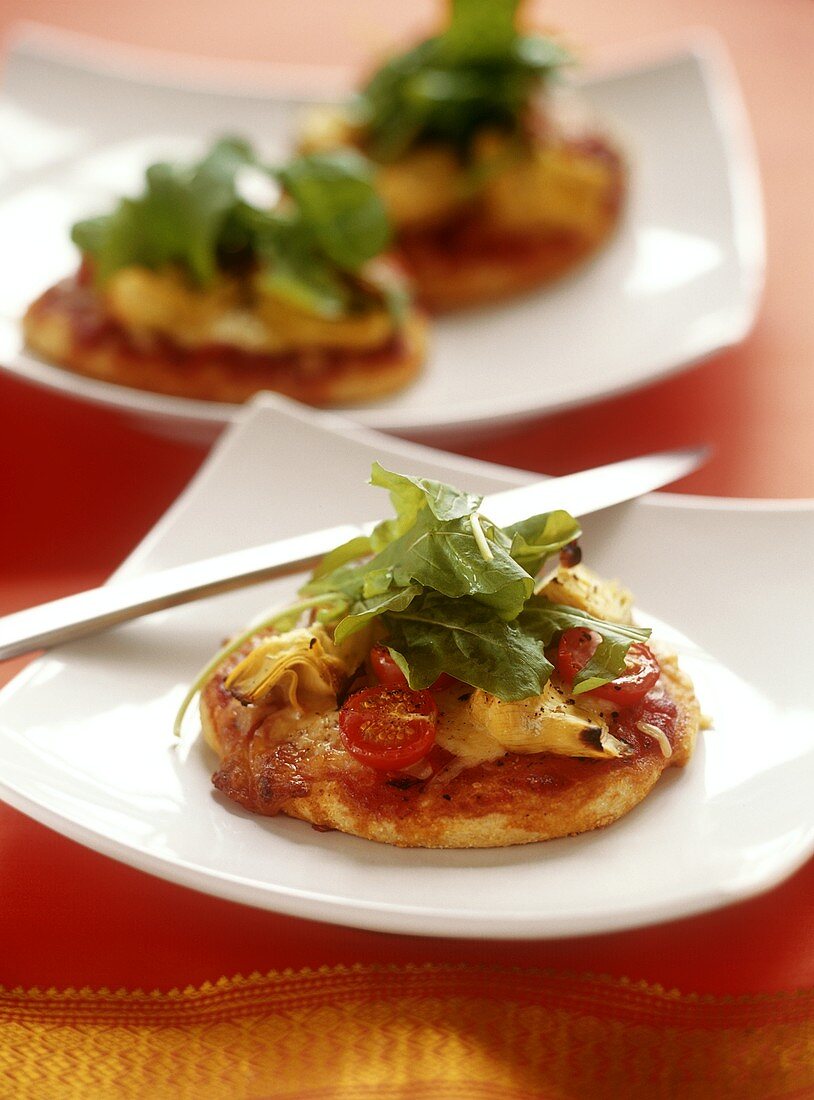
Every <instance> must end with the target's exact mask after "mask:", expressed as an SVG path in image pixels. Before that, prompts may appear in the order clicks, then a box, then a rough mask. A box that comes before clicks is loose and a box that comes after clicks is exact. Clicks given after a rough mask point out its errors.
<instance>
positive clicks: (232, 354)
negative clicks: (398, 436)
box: [23, 279, 427, 406]
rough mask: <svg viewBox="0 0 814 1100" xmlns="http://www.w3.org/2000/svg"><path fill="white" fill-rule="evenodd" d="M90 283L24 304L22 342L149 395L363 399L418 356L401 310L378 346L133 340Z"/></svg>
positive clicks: (421, 340)
mask: <svg viewBox="0 0 814 1100" xmlns="http://www.w3.org/2000/svg"><path fill="white" fill-rule="evenodd" d="M94 295H95V292H94V291H93V289H92V288H89V287H85V286H80V285H79V284H78V283H77V281H76V280H75V279H69V280H65V281H64V282H63V283H60V284H58V285H57V286H55V287H52V288H51V289H50V290H48V291H46V292H45V294H43V295H42V296H41V297H40V298H38V299H37V300H36V301H35V302H34V303H33V304H32V305H31V306H30V307H29V309H28V311H27V313H26V315H25V318H24V321H23V329H24V333H25V338H26V342H27V344H28V347H29V348H30V349H31V350H32V351H34V352H35V353H36V354H38V355H40V356H42V357H43V358H44V359H46V360H48V361H50V362H52V363H55V364H57V365H59V366H61V367H65V368H66V369H68V370H71V371H75V372H76V373H77V374H82V375H85V376H87V377H90V378H97V379H100V380H102V381H104V382H112V383H114V384H116V385H120V386H132V387H134V388H136V389H142V390H150V391H152V392H154V393H163V394H171V395H173V396H177V397H191V398H197V399H199V400H205V401H223V402H227V403H235V404H240V403H242V402H244V401H247V400H249V398H251V397H252V396H253V395H254V394H255V393H258V392H259V391H261V390H273V391H275V392H277V393H282V394H284V395H285V396H287V397H292V398H294V399H295V400H298V401H303V402H305V403H306V404H310V405H322V406H339V405H349V404H356V403H359V402H364V401H373V400H376V399H378V398H380V397H384V396H386V395H387V394H390V393H393V392H394V391H396V390H399V389H402V388H403V387H404V386H406V385H408V384H409V383H410V382H411V381H412V380H413V379H414V378H415V377H416V375H417V374H418V372H419V371H420V369H421V366H422V364H423V361H424V358H425V355H426V346H427V322H426V319H425V317H424V315H423V314H422V313H421V312H420V311H419V310H416V309H413V310H411V311H410V313H409V314H408V316H407V317H406V319H405V321H404V323H403V324H402V326H401V328H400V329H399V331H398V334H397V336H396V337H395V338H393V339H392V340H390V341H388V342H387V343H386V344H384V345H383V346H381V347H379V348H373V349H369V350H363V349H354V348H347V349H341V348H335V349H331V348H311V349H308V350H307V351H303V352H300V353H287V354H285V355H264V354H250V353H246V352H242V351H239V350H237V349H233V348H229V347H217V346H213V347H204V348H201V349H198V350H193V351H189V350H185V349H182V348H178V347H172V346H171V345H169V344H167V343H166V342H158V341H155V342H150V343H144V344H139V343H136V342H134V341H133V340H131V339H129V338H128V337H127V335H126V333H125V332H124V331H123V329H122V328H121V327H120V326H118V325H116V324H114V323H112V322H110V321H109V320H108V319H106V318H105V317H104V316H103V313H102V311H101V305H100V302H99V301H98V300H97V299H95V298H94Z"/></svg>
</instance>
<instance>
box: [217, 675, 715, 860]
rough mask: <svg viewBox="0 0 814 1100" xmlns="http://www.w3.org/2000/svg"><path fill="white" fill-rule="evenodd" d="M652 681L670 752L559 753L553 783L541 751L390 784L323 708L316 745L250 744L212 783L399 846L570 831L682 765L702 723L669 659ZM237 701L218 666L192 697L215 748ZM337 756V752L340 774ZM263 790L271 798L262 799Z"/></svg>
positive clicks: (250, 800)
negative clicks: (442, 777)
mask: <svg viewBox="0 0 814 1100" xmlns="http://www.w3.org/2000/svg"><path fill="white" fill-rule="evenodd" d="M661 684H662V687H663V688H664V690H665V691H666V692H667V694H668V695H669V696H670V698H671V699H672V700H673V702H674V703H675V704H676V706H677V710H678V720H677V726H676V731H675V735H674V737H673V753H672V756H671V757H669V758H668V757H665V756H663V755H662V753H661V752H660V751H659V750H658V749H655V751H649V752H646V753H642V754H641V755H637V756H635V757H633V758H631V759H624V760H618V761H613V762H611V763H607V762H605V761H597V760H590V759H575V758H559V760H558V761H557V764H558V765H561V766H562V767H563V768H564V769H565V770H566V771H567V772H568V773H569V775H570V779H569V781H568V782H567V783H563V784H557V783H556V782H552V779H551V767H552V757H551V755H550V754H535V755H520V754H516V753H507V754H506V756H505V757H503V758H501V760H495V761H491V762H488V763H484V764H479V765H476V766H475V767H472V768H468V769H466V770H464V771H462V772H460V774H458V775H456V776H455V777H454V778H451V779H450V780H448V781H442V782H438V781H430V782H429V783H427V784H422V785H421V789H420V790H419V789H418V788H414V789H411V788H407V789H404V790H400V789H399V788H398V787H395V788H394V787H392V786H390V785H389V784H384V783H383V781H382V779H381V777H380V776H377V775H375V774H371V769H369V768H366V767H365V766H364V765H361V764H358V763H357V762H356V761H354V760H353V759H352V758H351V757H350V756H348V754H347V753H346V752H344V750H343V749H342V746H341V743H340V741H339V734H338V729H337V728H336V716H335V714H333V715H329V716H326V717H325V719H324V721H323V725H322V727H321V732H320V736H319V738H318V739H317V741H316V747H315V746H314V745H313V744H312V745H310V746H309V747H308V748H307V749H305V750H301V748H299V747H298V745H297V743H296V740H292V742H291V743H290V744H288V745H286V746H284V747H283V749H282V750H279V752H278V753H276V754H275V755H274V759H273V761H272V760H263V758H262V750H258V752H259V755H257V756H254V758H253V759H252V751H249V752H247V753H246V754H244V755H243V756H242V758H241V757H240V756H239V755H238V757H235V756H231V757H227V758H226V760H225V766H222V768H221V770H219V771H218V772H216V774H215V776H214V777H213V781H214V783H215V785H216V786H217V787H219V789H221V790H222V791H224V793H228V794H229V796H230V797H232V798H236V800H237V801H239V802H242V804H243V805H244V806H247V807H248V808H250V809H252V810H253V811H255V812H260V813H277V812H279V813H283V814H285V815H287V816H289V817H294V818H299V819H301V820H303V821H308V822H310V823H311V824H312V825H314V826H316V827H317V828H319V829H325V830H338V831H339V832H343V833H348V834H350V835H352V836H358V837H363V838H365V839H367V840H375V841H379V842H381V843H385V844H393V845H396V846H398V847H409V848H499V847H506V846H509V845H514V844H529V843H533V842H536V841H541V840H552V839H555V838H557V837H563V836H572V835H575V834H578V833H584V832H588V831H590V830H592V829H598V828H601V827H603V826H605V825H610V824H611V823H612V822H614V821H616V820H618V819H619V818H620V817H622V816H623V815H624V814H626V813H629V812H630V810H632V809H633V808H634V807H635V806H636V805H638V803H639V802H641V801H642V799H644V798H645V797H646V796H647V794H648V793H649V792H650V791H651V790H652V788H653V786H654V785H655V784H656V782H657V780H658V779H659V776H660V775H661V774H662V772H663V771H664V770H665V768H667V767H671V766H676V765H678V766H683V765H684V764H685V763H686V762H687V761H688V760H689V758H690V756H691V755H692V752H693V749H694V746H695V740H696V735H697V733H698V729H699V725H700V710H699V706H698V702H697V700H696V698H695V695H694V692H693V688H692V684H691V683H690V681H689V679H688V678H687V677H686V676H684V675H683V673H681V672H680V671H679V670H678V669H677V667H676V666H675V665H674V664H673V663H667V664H665V665H664V666H663V670H662V678H661ZM235 708H240V704H239V703H236V701H235V700H233V699H231V697H227V696H226V693H225V692H224V690H223V687H222V676H221V675H220V674H219V675H218V676H216V677H215V678H213V680H211V681H210V683H209V684H208V685H207V686H206V687H205V689H204V691H203V693H202V697H201V716H202V722H203V728H204V735H205V737H206V740H207V742H208V743H209V744H210V745H211V746H212V747H213V748H215V750H216V751H218V752H219V754H220V753H221V751H222V748H223V746H224V744H228V743H230V742H231V744H232V745H234V744H235V739H236V737H237V734H236V732H235V729H236V725H237V723H239V722H240V720H241V715H240V710H243V714H244V716H245V708H240V710H237V709H235ZM248 740H249V741H250V740H251V738H249V739H248ZM338 757H339V758H344V764H343V774H340V775H337V770H336V761H337V758H338ZM325 761H327V762H329V766H328V767H325V766H324V763H323V762H325ZM575 776H576V778H575ZM290 777H295V782H294V784H293V786H291V787H290V793H291V794H292V795H293V797H285V795H284V794H283V796H282V797H281V796H280V788H279V786H278V785H277V784H278V782H279V780H280V778H282V782H283V783H284V784H285V783H286V782H288V781H289V778H290ZM296 779H301V786H300V787H299V788H298V787H297V784H296ZM264 785H265V787H264ZM267 792H269V795H271V793H272V792H273V794H275V795H276V796H277V797H276V799H273V798H271V800H269V801H268V802H265V801H264V800H265V799H266V797H267ZM266 806H267V807H268V808H264V807H266Z"/></svg>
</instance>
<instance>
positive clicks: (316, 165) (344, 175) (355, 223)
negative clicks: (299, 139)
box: [278, 149, 390, 271]
mask: <svg viewBox="0 0 814 1100" xmlns="http://www.w3.org/2000/svg"><path fill="white" fill-rule="evenodd" d="M278 176H279V179H280V182H281V183H282V184H283V186H284V187H285V189H286V191H287V192H288V194H289V195H290V196H291V198H292V199H293V200H294V202H295V203H296V204H297V208H298V211H299V215H300V218H301V220H302V223H303V225H304V226H306V227H307V229H308V231H309V233H310V234H311V235H312V236H313V239H314V241H315V243H316V244H317V245H318V246H319V248H320V249H321V251H322V252H323V253H324V254H325V255H326V256H327V257H328V259H330V260H331V261H333V263H334V264H336V265H337V266H338V267H340V268H343V269H344V270H347V271H357V270H358V269H359V268H360V267H361V266H362V265H363V264H364V263H366V262H367V261H368V260H369V259H371V258H372V257H373V256H378V255H379V253H381V252H383V251H384V250H385V249H386V248H387V246H388V245H389V243H390V225H389V222H388V220H387V214H386V212H385V209H384V204H383V203H382V200H381V199H380V198H379V195H378V193H377V191H376V188H375V186H374V177H373V170H372V168H371V167H370V165H369V163H368V162H367V161H366V160H365V159H364V157H362V156H360V155H359V154H358V153H356V152H354V151H352V150H350V149H339V150H336V151H335V152H332V153H315V154H312V155H311V156H304V157H297V158H296V159H294V160H292V161H291V162H290V163H289V164H288V165H286V166H285V167H284V168H281V169H280V170H279V172H278Z"/></svg>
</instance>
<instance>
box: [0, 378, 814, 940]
mask: <svg viewBox="0 0 814 1100" xmlns="http://www.w3.org/2000/svg"><path fill="white" fill-rule="evenodd" d="M374 458H376V459H381V460H382V462H383V463H384V464H385V465H387V466H390V467H391V468H396V469H399V470H403V471H406V472H411V473H416V474H422V475H426V476H430V477H435V478H440V479H442V480H447V481H451V482H453V483H457V484H458V485H460V486H463V487H466V488H470V489H474V490H477V491H482V492H486V491H489V490H495V489H500V488H503V487H506V486H508V485H511V484H517V483H520V482H522V481H523V480H524V479H526V478H529V477H530V475H524V474H521V473H519V472H517V471H512V470H508V469H506V468H503V467H497V466H489V465H486V464H483V463H476V462H472V461H469V460H464V459H460V458H454V457H452V456H449V455H445V454H442V453H440V452H437V451H433V450H430V449H428V448H424V447H420V446H417V445H413V444H407V443H403V442H400V441H398V440H393V439H390V438H388V437H386V436H381V435H378V434H375V433H371V432H370V431H369V430H367V429H365V428H361V427H355V426H351V425H347V424H344V423H343V422H342V421H339V420H338V419H336V418H334V417H331V416H327V415H323V416H320V415H318V414H311V413H306V412H303V411H302V410H300V409H298V408H297V407H295V406H292V405H291V404H289V403H286V402H283V401H281V400H280V399H272V398H264V399H262V401H261V402H260V403H258V404H256V405H254V406H250V407H247V408H246V409H244V411H243V412H242V414H241V416H240V418H239V421H238V423H236V424H235V425H233V427H232V428H231V429H229V430H228V431H227V433H226V435H225V436H224V438H223V440H222V442H221V443H220V444H219V445H218V447H217V448H216V450H215V451H214V453H213V455H212V457H211V458H210V459H209V460H208V462H207V463H206V464H205V466H204V467H203V468H202V470H201V472H200V473H199V474H198V476H197V477H196V479H195V480H194V482H193V483H192V485H191V486H190V487H189V489H187V491H186V492H185V493H184V494H183V496H182V497H181V498H180V499H179V500H178V501H177V503H176V504H175V505H174V506H173V507H172V508H171V509H170V511H169V512H168V514H167V515H166V516H165V518H164V519H163V520H162V521H161V522H160V523H159V524H158V526H157V527H156V529H155V530H154V531H153V533H152V534H151V535H150V536H149V537H148V538H147V539H146V541H145V542H144V543H143V544H142V545H141V546H140V547H139V548H138V549H137V550H136V552H135V553H134V554H133V555H132V556H131V557H130V559H129V560H128V561H127V563H126V564H125V566H124V567H123V568H122V570H121V571H120V573H121V575H122V576H125V575H133V574H135V573H138V572H142V571H145V570H149V569H156V568H166V567H169V566H172V565H177V564H181V563H183V562H185V561H189V560H192V559H194V558H197V557H202V556H207V555H209V554H215V553H220V552H225V551H227V550H232V549H235V548H237V547H239V546H245V545H248V544H253V543H260V542H265V541H268V540H270V539H273V538H277V537H283V536H286V535H292V534H296V533H302V532H303V531H305V530H308V529H313V528H314V527H317V526H322V525H326V524H335V523H340V522H348V521H360V520H364V519H368V518H370V517H375V516H376V515H383V514H385V513H386V512H387V507H386V504H387V501H386V497H385V495H384V494H383V493H382V492H381V490H374V489H372V488H371V487H370V486H368V485H366V484H365V480H366V478H367V476H368V474H369V470H370V464H371V462H372V460H373V459H374ZM563 504H564V505H565V506H567V504H568V502H567V501H563ZM583 545H584V548H585V552H586V558H587V560H588V562H589V563H590V564H591V565H593V566H594V567H595V568H596V569H598V570H599V571H600V572H603V573H605V574H607V575H609V576H618V577H621V578H623V579H624V580H625V581H626V582H627V583H628V584H629V585H630V586H631V588H632V589H633V591H634V592H635V593H636V596H637V598H638V599H639V600H640V601H641V605H642V606H643V607H645V608H647V611H648V615H647V616H646V618H648V619H652V617H653V616H658V618H659V619H661V620H664V621H666V622H669V623H671V624H673V626H674V627H677V628H678V629H679V630H680V631H681V634H678V635H676V634H675V633H674V632H672V631H669V630H667V631H665V629H664V628H661V627H659V629H658V633H659V634H660V635H662V636H664V635H665V633H666V634H667V637H669V638H670V639H671V640H673V641H674V642H675V643H676V646H677V648H678V649H679V651H680V654H681V661H682V664H683V666H684V667H685V668H686V669H687V671H688V672H689V673H690V674H691V675H692V677H693V679H694V680H695V682H696V687H697V691H698V695H699V698H700V699H701V703H702V706H703V708H704V710H705V711H706V713H707V714H709V715H710V716H711V717H712V718H713V720H714V728H713V729H712V730H710V731H709V732H707V733H705V734H704V735H703V736H702V737H701V738H700V744H699V749H698V752H697V754H696V756H695V757H694V759H693V760H692V761H691V763H690V765H689V766H688V767H687V768H686V769H685V770H683V771H680V770H678V769H675V770H673V771H670V772H667V773H666V774H665V776H664V778H663V779H662V780H661V781H660V782H659V783H658V785H657V787H656V788H655V790H654V791H653V792H652V794H651V795H650V796H649V797H648V798H647V799H646V800H645V802H644V803H642V805H641V806H639V807H638V808H637V809H635V810H634V811H633V812H632V813H630V814H629V815H628V816H627V817H625V818H623V819H622V820H621V821H619V822H617V823H616V824H615V825H612V826H610V827H609V828H608V829H605V830H601V831H598V832H595V833H590V834H586V835H584V836H580V837H575V838H570V839H565V840H557V841H550V842H548V843H545V844H532V845H526V846H523V847H518V848H506V849H489V850H483V851H471V852H432V851H421V850H402V849H397V848H392V847H388V846H384V845H379V844H375V843H372V842H370V841H365V840H360V839H358V838H355V837H348V836H344V835H341V834H339V833H320V832H317V831H315V830H313V829H311V828H310V827H309V826H308V825H306V824H304V823H302V822H299V821H293V820H289V819H286V818H274V819H268V818H259V817H254V816H252V815H250V814H248V813H246V812H244V811H243V810H241V809H240V808H239V807H236V806H235V805H233V804H232V803H228V802H226V801H225V800H224V799H222V798H221V797H220V796H219V795H217V794H216V793H215V792H214V791H213V789H212V787H211V785H210V774H211V772H212V771H213V769H214V766H215V760H214V757H213V754H211V753H210V751H209V750H208V749H207V748H206V746H205V745H203V743H202V742H200V741H199V740H196V739H195V737H194V734H195V732H196V730H195V728H194V727H195V725H196V723H195V720H194V718H190V721H189V725H190V727H191V728H190V734H191V735H192V736H190V737H189V738H185V739H184V742H183V743H182V744H181V745H179V744H178V743H175V742H174V739H173V735H172V723H173V718H174V715H175V711H176V709H177V706H178V704H179V702H180V700H181V698H182V697H183V695H184V692H185V690H186V687H187V685H188V683H189V682H190V681H191V679H192V678H193V676H194V675H195V673H196V672H197V671H198V669H199V668H200V667H201V666H202V665H203V664H204V663H205V662H206V661H207V660H208V659H209V657H210V656H211V654H212V652H213V651H214V649H215V648H216V647H217V646H218V645H219V644H220V642H221V640H222V639H223V638H224V637H225V636H227V635H229V634H231V633H233V632H235V631H236V630H238V629H239V628H241V627H242V626H244V625H245V624H246V623H247V622H249V621H250V620H251V619H252V618H253V617H254V616H255V615H256V614H257V613H258V612H259V611H260V610H261V609H263V608H264V607H267V606H269V605H271V604H275V603H282V602H284V601H285V599H286V598H288V597H289V596H290V595H291V594H292V593H293V590H294V589H295V587H296V582H295V581H293V580H291V581H285V582H278V583H277V584H275V585H267V586H264V587H262V588H255V589H250V590H247V591H244V592H240V593H234V594H230V595H227V596H220V597H217V598H216V599H210V600H207V601H203V602H200V603H197V604H194V605H190V606H188V607H184V608H178V609H175V610H172V611H167V612H162V613H160V614H157V615H153V616H152V617H150V618H147V619H142V620H140V621H137V622H134V623H131V624H129V625H127V626H125V627H122V628H119V629H117V630H115V631H112V632H109V633H107V634H106V635H104V636H100V637H97V638H95V639H89V640H86V641H83V642H75V643H73V644H71V645H68V646H64V647H61V648H60V649H57V650H54V651H52V652H51V653H50V654H48V655H47V656H45V657H43V658H41V659H40V660H38V661H37V662H36V663H35V664H33V665H32V666H30V667H29V668H27V669H26V670H25V671H24V672H23V673H22V674H21V675H20V676H19V677H18V678H17V679H16V680H14V681H13V682H12V683H11V684H10V685H8V686H7V687H6V689H5V690H4V691H3V692H2V693H1V694H0V759H2V760H3V768H2V781H0V792H2V794H3V797H5V798H6V799H7V800H8V801H9V802H10V803H11V804H12V805H14V806H16V807H18V808H19V809H21V810H23V811H24V812H25V813H27V814H30V815H31V816H32V817H35V818H37V819H38V820H39V821H42V822H44V823H45V824H46V825H49V826H50V827H52V828H54V829H57V830H58V831H59V832H62V833H64V834H65V835H67V836H69V837H72V838H74V839H75V840H78V841H80V842H81V843H83V844H87V845H89V846H90V847H92V848H96V849H98V850H99V851H102V852H105V853H106V854H108V855H111V856H114V857H115V858H117V859H120V860H123V861H124V862H126V863H130V864H132V865H133V866H136V867H140V868H142V869H144V870H146V871H150V872H152V873H153V874H157V875H160V876H162V877H164V878H167V879H170V880H172V881H175V882H179V883H182V884H185V885H187V886H192V887H195V888H197V889H199V890H202V891H205V892H208V893H212V894H217V895H220V896H222V897H226V898H232V899H234V900H237V901H241V902H246V903H248V904H250V905H256V906H261V907H265V908H269V909H274V910H278V911H281V912H285V913H291V914H295V915H298V916H304V917H313V918H318V919H321V920H329V921H334V922H337V923H343V924H349V925H355V926H359V927H363V928H373V929H379V930H383V931H396V932H411V933H425V934H433V935H450V936H473V937H490V936H491V937H531V936H537V937H542V936H568V935H577V934H582V933H593V932H602V931H609V930H611V929H618V928H625V927H630V926H635V925H638V924H644V923H648V922H652V921H657V920H665V919H668V918H672V917H679V916H682V915H685V914H688V913H694V912H699V911H702V910H705V909H710V908H713V907H715V906H719V905H723V904H726V903H727V902H730V901H735V900H737V899H740V898H744V897H747V896H748V895H750V894H753V893H756V892H758V891H760V890H765V889H767V888H768V887H770V886H772V885H773V884H775V883H776V882H778V881H779V880H780V879H782V878H783V877H784V876H786V875H788V874H790V873H791V872H792V871H793V870H795V869H796V868H797V867H798V866H799V865H800V864H801V863H802V862H803V861H804V860H805V859H806V857H807V856H808V855H809V854H810V853H811V852H812V850H813V849H814V802H812V798H811V791H812V789H814V705H813V704H812V696H811V676H810V668H809V659H808V649H807V647H806V645H805V643H804V641H803V639H805V638H807V637H808V636H809V634H810V624H811V621H812V618H814V590H813V589H812V586H811V585H810V584H809V583H808V576H809V570H810V565H811V561H812V556H814V502H801V503H794V502H790V503H785V504H779V503H777V504H775V503H765V502H764V503H757V502H753V503H743V502H724V501H714V500H703V499H701V500H698V499H695V500H694V499H692V498H687V497H681V496H670V495H655V496H651V497H648V498H646V499H643V500H639V501H636V502H634V503H631V504H628V505H623V506H620V507H616V508H612V509H607V510H605V511H604V512H602V513H599V514H597V515H594V516H592V517H589V518H588V519H587V520H586V522H585V537H584V540H583ZM682 635H685V636H686V637H682ZM687 638H691V639H692V642H689V641H687V640H686V639H687ZM705 654H709V655H711V656H707V655H705Z"/></svg>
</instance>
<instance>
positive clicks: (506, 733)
mask: <svg viewBox="0 0 814 1100" xmlns="http://www.w3.org/2000/svg"><path fill="white" fill-rule="evenodd" d="M469 705H470V708H471V710H472V716H473V718H474V719H476V720H477V721H478V722H479V723H480V724H481V725H482V726H483V727H484V728H485V729H486V730H487V731H488V732H489V734H490V735H491V736H492V737H493V738H494V739H495V741H499V742H500V744H501V745H503V747H504V748H505V749H506V751H507V752H519V753H535V752H552V753H557V754H558V755H560V756H590V757H594V758H599V759H602V760H607V759H611V758H615V757H619V756H625V755H627V754H628V753H629V752H630V749H629V747H628V746H627V745H626V744H625V743H624V742H623V741H620V740H619V739H618V738H617V737H614V736H613V734H612V733H611V732H610V731H609V729H608V724H607V722H605V721H604V719H603V718H601V717H600V716H599V714H591V713H590V712H587V711H584V710H582V708H581V707H579V706H576V705H574V704H572V703H569V702H567V701H566V699H565V696H564V695H562V694H561V692H560V691H558V690H557V688H556V687H555V686H554V685H553V684H552V683H550V682H549V683H548V684H546V686H545V690H544V691H543V693H542V695H534V696H532V697H531V698H530V699H521V700H519V701H518V702H513V703H504V702H503V701H502V700H501V699H498V698H497V697H496V696H494V695H489V694H488V693H487V692H485V691H476V692H474V693H473V695H472V698H471V699H470V704H469Z"/></svg>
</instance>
